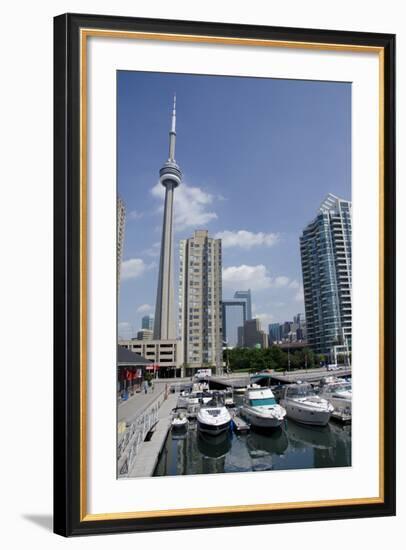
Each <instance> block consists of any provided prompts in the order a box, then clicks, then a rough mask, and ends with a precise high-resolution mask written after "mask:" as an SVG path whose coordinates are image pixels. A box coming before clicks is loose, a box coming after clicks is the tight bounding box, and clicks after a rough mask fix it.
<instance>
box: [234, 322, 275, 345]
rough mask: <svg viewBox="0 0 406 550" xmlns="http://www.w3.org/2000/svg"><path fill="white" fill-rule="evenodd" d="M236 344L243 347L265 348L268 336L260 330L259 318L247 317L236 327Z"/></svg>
mask: <svg viewBox="0 0 406 550" xmlns="http://www.w3.org/2000/svg"><path fill="white" fill-rule="evenodd" d="M238 338H239V342H238V345H239V346H241V347H244V348H256V347H261V348H267V347H268V336H267V335H266V333H265V332H264V331H263V330H261V321H260V320H259V319H248V320H247V321H245V323H244V325H243V326H242V327H239V328H238Z"/></svg>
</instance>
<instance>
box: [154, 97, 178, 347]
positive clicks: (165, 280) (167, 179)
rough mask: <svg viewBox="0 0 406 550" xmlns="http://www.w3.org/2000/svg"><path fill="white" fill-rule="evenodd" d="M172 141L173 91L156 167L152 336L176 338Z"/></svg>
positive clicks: (175, 173) (175, 184) (175, 177)
mask: <svg viewBox="0 0 406 550" xmlns="http://www.w3.org/2000/svg"><path fill="white" fill-rule="evenodd" d="M175 145H176V95H175V96H174V98H173V110H172V124H171V130H170V132H169V158H168V160H167V161H166V162H165V164H164V165H163V166H162V168H161V169H160V171H159V181H160V182H161V184H162V185H163V186H164V187H165V206H164V220H163V227H162V240H161V257H160V261H159V275H158V288H157V294H156V303H155V322H154V340H172V339H175V338H176V324H175V311H174V296H173V294H174V289H173V196H174V192H175V189H176V188H177V187H178V185H180V183H181V181H182V172H181V171H180V168H179V166H178V165H177V164H176V161H175Z"/></svg>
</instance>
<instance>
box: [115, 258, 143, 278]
mask: <svg viewBox="0 0 406 550" xmlns="http://www.w3.org/2000/svg"><path fill="white" fill-rule="evenodd" d="M146 269H147V266H146V265H145V262H144V260H141V259H140V258H131V259H130V260H125V261H124V262H123V263H122V264H121V279H122V280H126V279H136V278H137V277H140V276H141V275H142V274H143V273H144V271H145V270H146Z"/></svg>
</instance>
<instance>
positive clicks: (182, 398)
mask: <svg viewBox="0 0 406 550" xmlns="http://www.w3.org/2000/svg"><path fill="white" fill-rule="evenodd" d="M212 397H213V393H212V392H211V391H210V390H198V391H183V392H181V393H180V395H179V398H178V407H188V406H190V405H199V404H203V405H204V404H205V403H208V402H209V401H210V400H211V399H212Z"/></svg>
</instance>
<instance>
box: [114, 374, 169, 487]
mask: <svg viewBox="0 0 406 550" xmlns="http://www.w3.org/2000/svg"><path fill="white" fill-rule="evenodd" d="M177 399H178V396H177V395H176V394H172V393H170V392H169V384H168V383H166V382H158V381H157V382H156V383H155V388H154V390H153V391H152V390H151V389H149V391H148V393H147V394H145V393H139V394H135V395H134V396H133V397H131V398H130V399H129V400H128V401H124V402H122V403H120V404H119V406H118V414H117V420H118V448H117V458H118V462H117V473H118V477H148V476H151V475H152V474H153V472H154V468H155V466H156V463H157V461H158V457H159V453H160V452H161V450H162V447H163V445H164V443H165V439H166V436H167V433H168V430H169V427H170V420H171V413H172V409H173V408H174V407H175V406H176V403H177Z"/></svg>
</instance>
